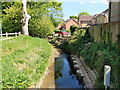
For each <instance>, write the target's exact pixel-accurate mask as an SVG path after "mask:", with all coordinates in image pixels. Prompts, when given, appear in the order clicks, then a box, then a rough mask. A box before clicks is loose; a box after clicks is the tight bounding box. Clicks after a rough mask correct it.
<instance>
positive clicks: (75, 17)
mask: <svg viewBox="0 0 120 90" xmlns="http://www.w3.org/2000/svg"><path fill="white" fill-rule="evenodd" d="M69 18H70V19H72V18H73V19H78V17H77V16H70V17H69Z"/></svg>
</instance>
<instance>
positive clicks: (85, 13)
mask: <svg viewBox="0 0 120 90" xmlns="http://www.w3.org/2000/svg"><path fill="white" fill-rule="evenodd" d="M80 15H86V16H89V14H88V13H87V12H82V13H79V16H80Z"/></svg>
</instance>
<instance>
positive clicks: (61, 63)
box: [55, 54, 82, 88]
mask: <svg viewBox="0 0 120 90" xmlns="http://www.w3.org/2000/svg"><path fill="white" fill-rule="evenodd" d="M67 57H68V56H67V55H66V54H61V55H60V56H59V57H58V58H56V60H55V87H56V88H82V85H79V82H78V80H77V79H76V76H75V74H74V71H73V70H71V69H70V67H71V65H70V64H69V62H68V60H69V59H68V60H67Z"/></svg>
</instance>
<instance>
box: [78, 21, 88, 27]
mask: <svg viewBox="0 0 120 90" xmlns="http://www.w3.org/2000/svg"><path fill="white" fill-rule="evenodd" d="M87 25H88V21H82V22H81V26H80V27H86V26H87Z"/></svg>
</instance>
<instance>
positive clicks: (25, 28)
mask: <svg viewBox="0 0 120 90" xmlns="http://www.w3.org/2000/svg"><path fill="white" fill-rule="evenodd" d="M22 9H23V18H22V20H21V22H22V34H23V35H29V33H28V20H29V19H30V17H31V16H30V15H28V14H27V10H26V0H22Z"/></svg>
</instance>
